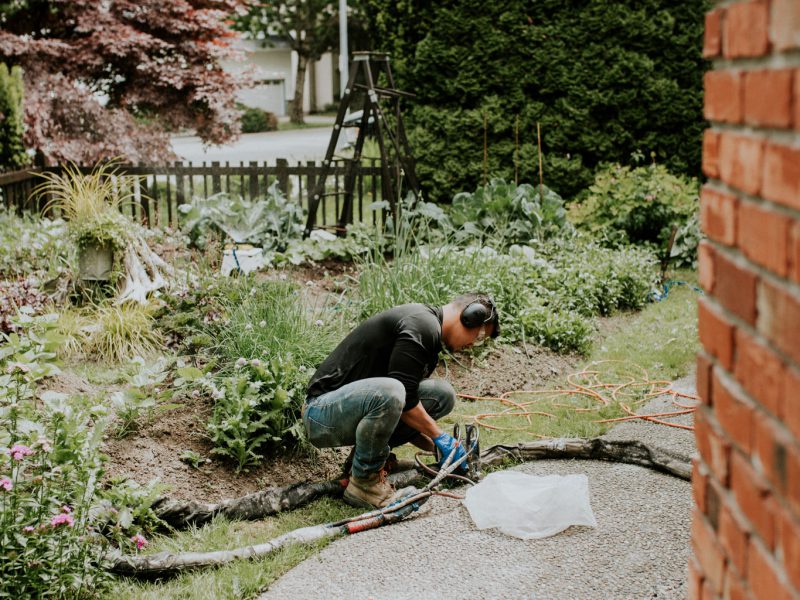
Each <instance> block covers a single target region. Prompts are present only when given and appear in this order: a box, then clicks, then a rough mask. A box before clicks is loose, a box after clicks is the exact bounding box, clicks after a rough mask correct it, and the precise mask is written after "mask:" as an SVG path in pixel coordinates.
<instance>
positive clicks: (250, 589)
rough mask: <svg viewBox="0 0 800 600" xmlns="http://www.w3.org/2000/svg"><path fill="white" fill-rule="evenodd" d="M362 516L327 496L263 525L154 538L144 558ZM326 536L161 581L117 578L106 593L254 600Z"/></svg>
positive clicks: (244, 542) (127, 599)
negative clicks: (249, 599)
mask: <svg viewBox="0 0 800 600" xmlns="http://www.w3.org/2000/svg"><path fill="white" fill-rule="evenodd" d="M361 512H363V511H362V510H360V509H355V508H352V507H350V506H348V505H346V504H344V503H343V502H339V501H338V500H333V499H330V498H323V499H321V500H317V501H315V502H313V503H311V504H310V505H308V506H306V507H303V508H300V509H298V510H295V511H292V512H288V513H283V514H281V515H278V516H276V517H273V518H269V519H264V520H263V521H255V522H254V521H240V522H231V521H227V520H225V519H221V518H220V519H215V520H214V521H213V522H212V523H210V524H209V525H206V526H204V527H201V528H199V529H192V530H188V531H183V532H180V533H178V534H176V535H173V536H162V537H156V538H154V539H153V540H151V542H150V544H149V545H148V546H147V554H151V553H156V552H164V551H167V552H211V551H215V550H228V549H232V548H240V547H243V546H249V545H253V544H261V543H263V542H267V541H269V540H271V539H273V538H275V537H278V536H279V535H282V534H284V533H286V532H288V531H292V530H293V529H298V528H300V527H306V526H307V525H311V524H316V523H330V522H333V521H338V520H340V519H344V518H347V517H350V516H355V515H357V514H360V513H361ZM330 541H331V540H330V538H329V539H327V540H321V541H319V542H316V543H313V544H307V545H290V546H287V547H284V548H281V549H280V550H278V551H277V552H275V553H273V554H271V555H269V556H268V557H266V558H264V559H261V560H245V561H237V562H235V563H232V564H230V565H226V566H223V567H220V568H218V569H206V570H203V571H196V572H193V573H185V574H183V575H180V576H178V577H175V578H173V579H170V580H167V581H162V582H142V581H137V580H135V579H125V578H119V579H117V581H116V582H115V583H114V585H113V587H112V588H111V589H110V590H109V592H108V593H107V594H106V595H105V597H106V598H113V599H114V600H167V599H171V598H174V599H178V598H182V599H188V598H191V599H192V600H223V599H230V600H240V599H241V598H252V597H253V596H254V595H256V594H257V593H258V592H259V591H260V590H263V589H265V588H266V586H267V585H269V584H270V583H272V582H273V581H274V580H275V579H277V578H278V577H280V576H281V575H282V574H283V573H285V572H286V571H288V570H289V569H291V568H292V567H293V566H295V565H296V564H298V563H300V562H302V561H303V560H305V559H306V558H308V557H309V556H312V555H314V554H315V553H317V552H318V551H319V550H321V549H322V548H324V547H325V546H326V545H327V544H328V543H330Z"/></svg>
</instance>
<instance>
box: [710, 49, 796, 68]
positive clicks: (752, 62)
mask: <svg viewBox="0 0 800 600" xmlns="http://www.w3.org/2000/svg"><path fill="white" fill-rule="evenodd" d="M706 60H707V61H709V63H710V67H711V68H710V69H709V70H713V71H732V70H742V71H755V70H757V69H758V70H770V71H771V70H778V69H796V68H800V48H789V49H786V50H784V51H782V52H775V51H772V52H771V53H769V54H765V55H764V56H742V57H736V58H726V57H724V56H709V57H706Z"/></svg>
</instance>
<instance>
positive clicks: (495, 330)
mask: <svg viewBox="0 0 800 600" xmlns="http://www.w3.org/2000/svg"><path fill="white" fill-rule="evenodd" d="M476 302H477V303H480V304H482V305H483V306H484V307H486V311H487V314H488V315H489V318H488V320H487V321H486V322H487V323H491V324H492V333H491V337H493V338H496V337H497V336H498V335H500V315H499V314H498V311H497V305H496V304H495V303H494V300H492V297H491V296H490V295H489V294H487V293H486V292H469V293H467V294H461V295H460V296H456V297H455V298H453V300H452V301H451V303H452V304H453V305H454V306H455V307H456V308H457V309H458V311H459V312H463V311H464V309H465V308H467V307H468V306H469V305H470V304H475V303H476Z"/></svg>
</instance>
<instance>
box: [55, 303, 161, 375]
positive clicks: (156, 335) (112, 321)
mask: <svg viewBox="0 0 800 600" xmlns="http://www.w3.org/2000/svg"><path fill="white" fill-rule="evenodd" d="M155 310H156V309H155V308H153V307H151V306H149V305H141V304H134V303H130V302H126V303H124V304H104V305H99V306H91V307H88V308H84V309H68V310H65V311H63V312H61V313H60V314H59V316H58V331H59V333H60V334H61V335H62V337H63V343H62V345H61V346H60V348H59V354H60V355H61V356H63V357H64V358H67V357H71V356H84V357H93V358H95V359H96V360H100V361H103V362H108V363H120V362H125V361H128V360H130V359H132V358H134V357H137V356H142V357H146V356H150V355H152V354H154V353H155V352H156V351H157V350H159V349H161V348H162V347H163V337H162V335H161V332H160V331H159V329H158V327H157V325H156V320H155V318H154V311H155Z"/></svg>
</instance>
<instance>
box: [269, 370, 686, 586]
mask: <svg viewBox="0 0 800 600" xmlns="http://www.w3.org/2000/svg"><path fill="white" fill-rule="evenodd" d="M694 386H695V382H694V380H693V378H686V379H684V380H681V381H679V382H676V384H675V387H676V389H678V390H681V391H686V392H687V393H694ZM687 403H688V401H687ZM667 410H675V409H674V407H672V404H671V402H669V401H664V400H662V399H655V400H653V401H651V402H650V403H649V404H648V405H647V406H645V407H643V409H642V411H640V412H641V413H642V414H645V413H647V412H664V411H667ZM681 421H682V422H684V423H686V424H690V423H691V415H688V416H686V417H681ZM607 437H608V438H611V439H639V440H642V441H644V442H647V443H648V444H652V445H655V446H659V447H662V448H666V449H671V450H675V451H678V452H681V453H684V454H686V455H691V454H692V453H693V452H694V445H693V441H694V434H693V433H692V432H690V431H685V430H681V429H676V428H673V427H665V426H662V425H653V424H648V423H645V422H641V421H630V422H624V423H622V424H620V425H618V426H617V427H615V428H614V430H612V431H611V432H609V434H608V435H607ZM515 469H516V470H518V471H521V472H524V473H529V474H532V475H551V474H559V475H567V474H571V473H584V474H586V475H587V477H588V478H589V494H590V498H591V504H592V509H593V511H594V514H595V517H596V518H597V523H598V526H597V528H588V527H572V528H570V529H568V530H567V531H565V532H563V533H561V534H558V535H556V536H553V537H550V538H545V539H541V540H527V541H525V540H519V539H516V538H512V537H508V536H506V535H503V534H501V533H498V532H496V531H494V530H484V531H479V530H477V529H476V528H475V526H474V525H473V523H472V520H471V518H470V516H469V513H468V512H467V510H466V509H465V508H464V507H463V506H462V505H461V504H460V502H458V501H457V500H452V499H448V498H442V497H435V498H432V499H431V500H430V501H429V502H428V503H427V504H426V505H425V506H424V507H423V509H422V510H421V511H420V514H419V515H418V516H417V517H415V518H411V519H409V520H407V521H405V522H401V523H399V524H396V525H393V526H391V527H385V528H382V529H377V530H372V531H366V532H363V533H359V534H357V535H354V536H350V537H346V538H342V539H340V540H337V541H336V542H334V543H332V544H330V545H329V546H328V547H327V548H325V549H324V550H323V551H322V552H321V553H320V554H318V555H317V556H315V557H313V558H310V559H308V560H306V561H305V562H303V563H301V564H299V565H298V566H296V567H295V568H294V569H292V570H291V571H289V572H288V573H287V574H286V575H284V576H283V577H282V578H281V579H279V580H278V581H277V582H275V583H274V584H273V585H272V586H271V588H270V589H269V590H268V591H267V592H266V593H265V594H263V595H262V596H261V597H260V600H279V599H299V598H302V599H304V600H314V599H319V600H330V599H331V598H337V599H342V600H349V599H354V600H356V599H358V600H367V599H372V600H405V599H409V600H411V599H413V600H420V599H428V598H430V599H437V600H438V599H461V598H470V599H484V598H486V599H489V598H491V599H494V598H503V599H520V600H522V599H524V600H534V599H535V600H543V599H546V598H554V599H561V598H569V599H581V598H586V599H611V598H619V599H623V598H624V599H628V598H658V599H659V600H661V599H679V598H685V597H686V593H687V592H686V586H685V580H686V564H687V560H688V557H689V552H690V544H689V512H690V507H691V489H690V485H689V484H688V482H686V481H683V480H680V479H677V478H675V477H671V476H668V475H662V474H660V473H656V472H654V471H650V470H648V469H644V468H641V467H636V466H633V465H623V464H614V463H604V462H600V461H583V460H574V461H563V460H561V461H557V460H548V461H537V462H532V463H527V464H524V465H520V466H518V467H515Z"/></svg>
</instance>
